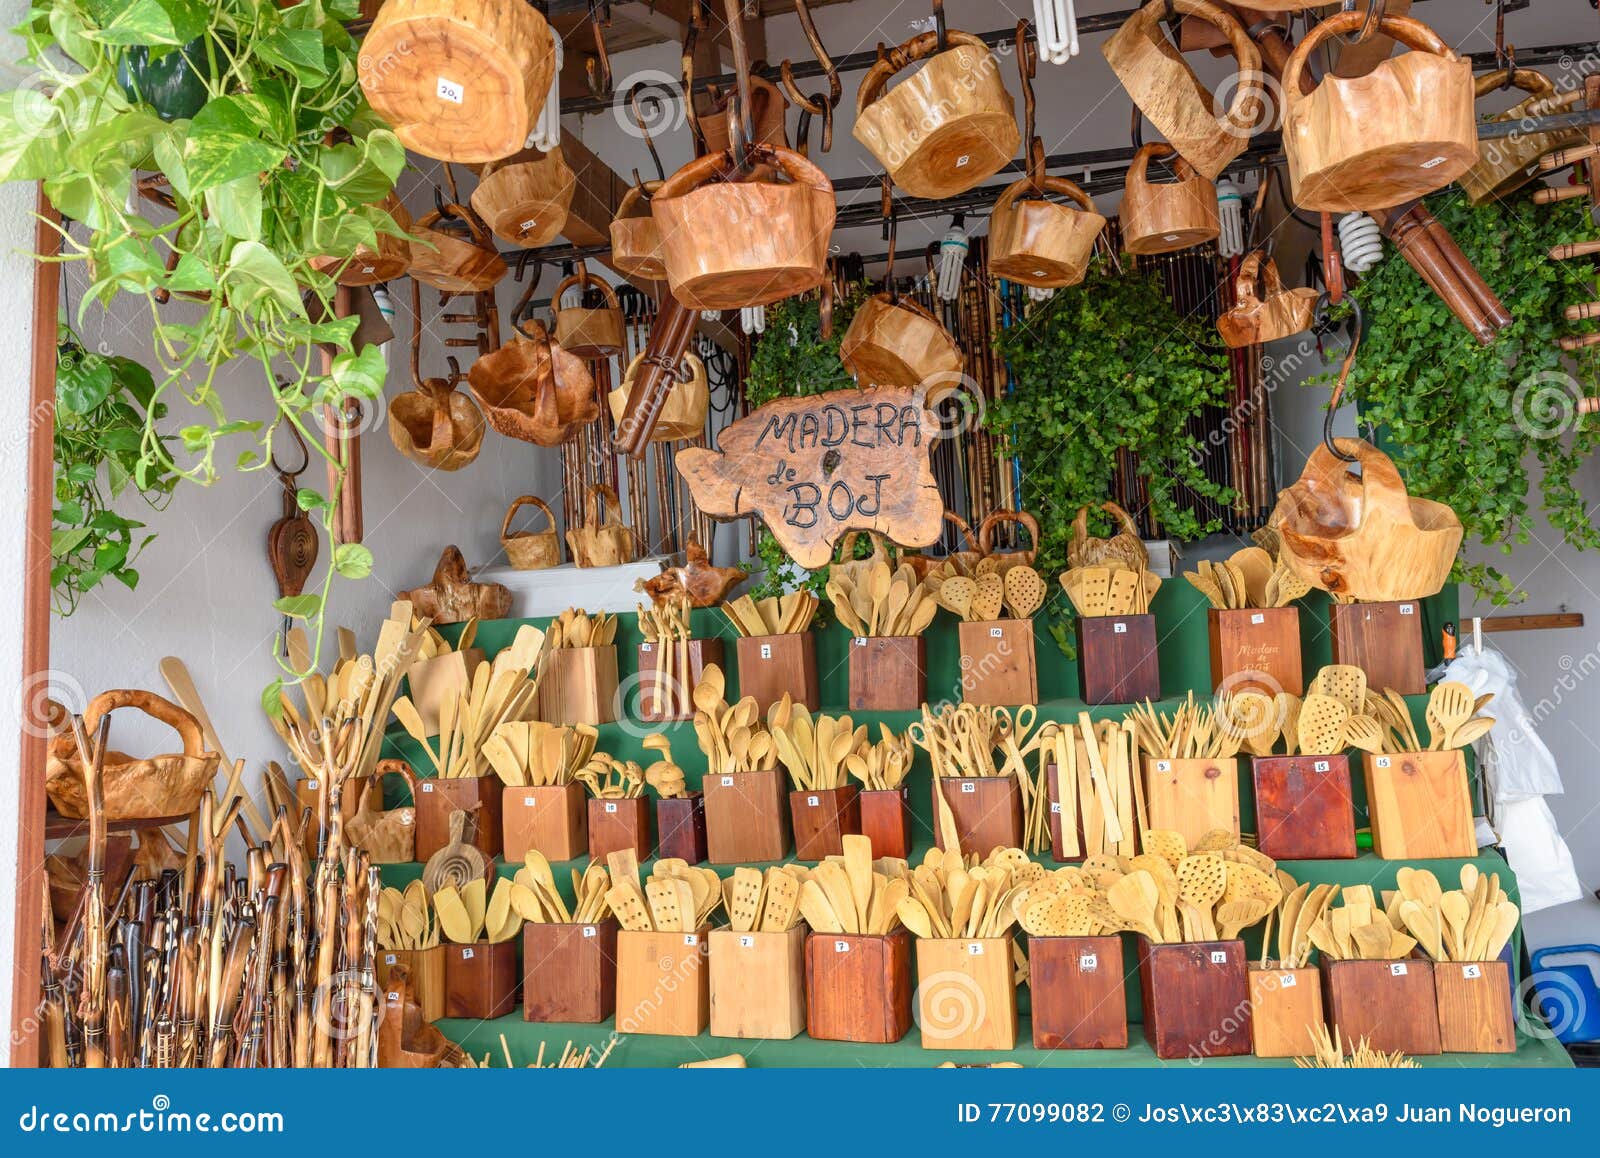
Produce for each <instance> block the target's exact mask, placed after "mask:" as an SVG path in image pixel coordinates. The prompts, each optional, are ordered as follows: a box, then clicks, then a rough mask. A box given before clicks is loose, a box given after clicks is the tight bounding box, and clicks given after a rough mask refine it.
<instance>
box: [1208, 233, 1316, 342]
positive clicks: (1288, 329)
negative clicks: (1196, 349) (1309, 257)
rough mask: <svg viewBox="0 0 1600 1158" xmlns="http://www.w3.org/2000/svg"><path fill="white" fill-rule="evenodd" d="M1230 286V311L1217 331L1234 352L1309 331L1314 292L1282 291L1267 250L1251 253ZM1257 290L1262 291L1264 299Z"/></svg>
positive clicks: (1312, 312)
mask: <svg viewBox="0 0 1600 1158" xmlns="http://www.w3.org/2000/svg"><path fill="white" fill-rule="evenodd" d="M1233 284H1234V305H1233V308H1232V309H1231V310H1229V311H1228V312H1227V313H1225V314H1223V315H1222V316H1221V317H1220V318H1218V319H1217V330H1218V331H1219V332H1220V333H1221V334H1222V340H1223V341H1224V342H1226V343H1227V344H1228V345H1230V346H1232V347H1234V348H1235V349H1239V348H1241V347H1244V346H1259V345H1262V344H1264V343H1266V342H1275V341H1277V340H1278V339H1279V338H1287V337H1289V336H1290V335H1291V334H1299V333H1304V332H1305V331H1306V330H1309V329H1310V328H1311V315H1312V314H1314V313H1315V312H1316V309H1317V297H1318V294H1317V291H1316V290H1314V289H1309V288H1306V287H1301V288H1299V289H1284V288H1283V278H1281V277H1280V276H1279V275H1278V263H1277V262H1275V261H1273V260H1272V259H1271V258H1270V257H1267V256H1266V251H1264V250H1260V249H1257V250H1253V251H1252V252H1251V254H1250V256H1249V257H1247V258H1245V259H1244V261H1243V263H1242V264H1241V265H1240V266H1239V276H1238V277H1237V278H1236V279H1234V283H1233ZM1258 287H1259V288H1260V289H1261V290H1264V291H1265V296H1264V297H1263V296H1260V293H1259V292H1258Z"/></svg>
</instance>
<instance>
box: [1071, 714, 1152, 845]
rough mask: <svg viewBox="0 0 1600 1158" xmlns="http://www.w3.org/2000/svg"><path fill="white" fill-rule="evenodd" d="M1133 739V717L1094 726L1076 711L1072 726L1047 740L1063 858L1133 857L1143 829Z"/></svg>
mask: <svg viewBox="0 0 1600 1158" xmlns="http://www.w3.org/2000/svg"><path fill="white" fill-rule="evenodd" d="M1134 735H1135V724H1134V722H1133V720H1132V718H1131V717H1130V718H1129V719H1127V720H1124V721H1123V722H1122V723H1120V724H1119V723H1117V722H1116V721H1113V720H1102V721H1100V723H1098V724H1096V723H1094V722H1093V720H1091V719H1090V717H1089V713H1088V712H1080V713H1078V722H1077V725H1076V726H1074V727H1065V728H1060V729H1058V730H1056V731H1055V733H1054V734H1053V735H1051V736H1050V737H1049V742H1050V743H1051V744H1052V745H1053V747H1054V752H1053V755H1054V758H1055V766H1056V795H1057V801H1056V803H1058V804H1060V805H1061V812H1060V823H1061V844H1062V849H1063V854H1064V855H1066V856H1073V857H1075V856H1099V855H1103V854H1120V855H1124V856H1132V855H1133V854H1134V853H1136V852H1137V851H1138V850H1139V844H1138V835H1139V833H1140V831H1142V830H1143V828H1144V827H1145V807H1144V782H1143V778H1142V777H1140V776H1139V774H1138V772H1137V770H1136V769H1135V767H1134V755H1135V752H1134V749H1135V741H1134ZM1080 830H1081V831H1082V833H1083V839H1082V841H1081V842H1080V841H1079V839H1078V834H1079V831H1080Z"/></svg>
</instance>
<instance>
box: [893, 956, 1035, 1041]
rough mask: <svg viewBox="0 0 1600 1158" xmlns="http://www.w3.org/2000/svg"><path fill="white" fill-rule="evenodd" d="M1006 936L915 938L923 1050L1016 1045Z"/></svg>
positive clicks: (1014, 998)
mask: <svg viewBox="0 0 1600 1158" xmlns="http://www.w3.org/2000/svg"><path fill="white" fill-rule="evenodd" d="M1011 974H1012V967H1011V938H1010V937H983V938H977V939H971V940H968V939H964V938H946V937H918V938H917V1026H918V1028H919V1029H920V1030H921V1031H922V1048H923V1049H1008V1050H1009V1049H1016V1048H1017V987H1016V985H1015V984H1014V983H1013V982H1012V980H1011Z"/></svg>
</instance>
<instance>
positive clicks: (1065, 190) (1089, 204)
mask: <svg viewBox="0 0 1600 1158" xmlns="http://www.w3.org/2000/svg"><path fill="white" fill-rule="evenodd" d="M1028 192H1041V193H1059V194H1061V195H1062V196H1064V197H1068V198H1071V199H1072V200H1073V201H1074V202H1076V203H1077V205H1078V208H1080V209H1082V210H1083V211H1084V212H1086V213H1093V212H1095V207H1094V198H1093V197H1090V196H1089V195H1088V194H1087V193H1085V192H1084V191H1083V188H1082V186H1080V185H1079V184H1078V183H1077V182H1076V181H1073V180H1072V179H1070V178H1068V177H1052V176H1050V175H1049V174H1048V173H1046V174H1044V175H1043V176H1041V177H1040V178H1039V181H1038V184H1037V185H1035V184H1034V182H1033V180H1032V178H1029V177H1024V178H1022V180H1020V181H1013V182H1012V183H1011V184H1010V185H1007V186H1006V189H1005V192H1004V193H1002V194H1000V196H999V197H998V198H997V199H996V200H995V203H994V208H995V211H996V212H998V211H999V210H1000V208H1001V206H1007V207H1009V206H1010V205H1011V203H1012V202H1014V201H1015V200H1016V199H1017V198H1018V197H1020V196H1022V194H1023V193H1028Z"/></svg>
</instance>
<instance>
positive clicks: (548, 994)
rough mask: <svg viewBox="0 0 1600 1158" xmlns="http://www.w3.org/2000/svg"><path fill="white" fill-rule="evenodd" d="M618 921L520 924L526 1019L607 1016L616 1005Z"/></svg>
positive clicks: (597, 1018) (601, 1018)
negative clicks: (582, 923)
mask: <svg viewBox="0 0 1600 1158" xmlns="http://www.w3.org/2000/svg"><path fill="white" fill-rule="evenodd" d="M617 932H618V927H617V921H616V918H615V917H607V918H606V919H605V920H603V921H597V922H595V923H594V924H588V925H576V924H544V923H542V922H539V921H529V922H528V923H527V924H525V925H523V926H522V1020H524V1021H581V1022H585V1023H588V1024H593V1023H595V1022H597V1021H604V1020H605V1019H606V1018H608V1017H610V1016H611V1015H612V1014H613V1013H615V1012H616V1008H617Z"/></svg>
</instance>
